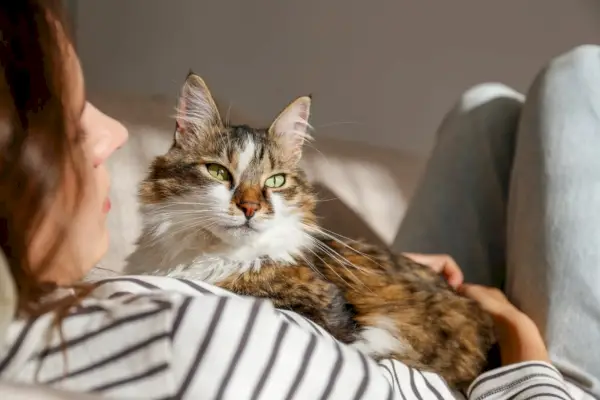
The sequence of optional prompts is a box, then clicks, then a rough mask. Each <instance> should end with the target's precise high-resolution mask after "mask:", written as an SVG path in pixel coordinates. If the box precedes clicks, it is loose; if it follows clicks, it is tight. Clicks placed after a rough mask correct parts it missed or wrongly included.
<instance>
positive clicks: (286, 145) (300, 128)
mask: <svg viewBox="0 0 600 400" xmlns="http://www.w3.org/2000/svg"><path fill="white" fill-rule="evenodd" d="M311 101H312V100H311V96H302V97H299V98H297V99H296V100H294V101H293V102H291V103H290V104H289V105H288V106H287V107H286V108H285V109H284V110H283V111H282V112H281V113H280V114H279V115H278V116H277V118H275V121H274V122H273V123H272V124H271V127H270V128H269V134H270V135H271V136H272V137H273V138H274V139H275V140H277V141H278V142H279V143H280V144H281V147H282V150H283V151H284V152H285V156H286V157H288V158H289V159H290V160H291V161H293V162H297V161H298V160H300V157H302V145H303V144H304V142H305V141H306V140H310V139H311V136H310V132H309V130H310V128H311V127H310V124H309V123H308V120H309V118H310V104H311Z"/></svg>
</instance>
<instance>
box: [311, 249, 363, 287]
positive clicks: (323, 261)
mask: <svg viewBox="0 0 600 400" xmlns="http://www.w3.org/2000/svg"><path fill="white" fill-rule="evenodd" d="M306 250H308V251H310V252H311V253H312V254H313V255H314V256H315V257H316V258H318V259H319V260H321V262H322V263H323V265H324V266H326V267H327V268H329V269H330V270H331V272H333V273H334V274H335V275H337V277H338V278H340V280H341V281H342V282H344V283H345V284H346V285H348V286H349V287H351V288H353V289H355V290H356V287H355V286H354V285H352V284H351V283H350V282H348V281H347V280H346V279H344V277H342V276H341V275H340V274H339V273H338V272H337V271H336V270H335V268H332V267H331V265H329V264H327V263H326V262H325V260H323V258H321V256H319V254H317V253H316V252H315V251H313V250H312V249H310V248H306ZM359 283H361V284H362V282H360V281H359Z"/></svg>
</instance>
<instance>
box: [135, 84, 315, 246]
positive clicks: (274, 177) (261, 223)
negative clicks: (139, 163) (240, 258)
mask: <svg viewBox="0 0 600 400" xmlns="http://www.w3.org/2000/svg"><path fill="white" fill-rule="evenodd" d="M309 113H310V98H309V97H301V98H299V99H297V100H296V101H294V102H293V103H291V104H290V105H289V106H288V107H287V108H286V109H284V110H283V111H282V112H281V114H280V115H279V116H278V117H277V118H276V119H275V121H274V122H273V124H272V125H271V127H270V128H269V129H254V128H251V127H248V126H227V125H226V124H224V123H223V121H222V119H221V117H220V116H219V112H218V110H217V107H216V106H215V103H214V101H213V99H212V98H211V95H210V92H209V91H208V89H207V87H206V85H205V84H204V82H203V81H202V79H200V77H198V76H197V75H193V74H190V76H188V78H187V80H186V83H185V85H184V88H183V90H182V95H181V100H180V104H179V109H178V117H177V127H176V132H175V138H174V143H173V146H172V148H171V149H170V150H169V152H168V153H167V154H166V155H164V156H161V157H158V158H157V159H156V160H155V161H154V162H153V164H152V166H151V170H150V174H149V176H148V178H147V179H146V180H145V181H144V182H143V183H142V185H141V190H140V199H141V201H142V203H143V204H145V205H147V206H152V207H154V206H158V207H154V209H155V210H157V212H161V211H164V212H163V216H165V217H168V216H169V215H170V216H172V217H173V218H172V220H171V221H170V222H171V223H178V224H180V225H181V229H185V228H186V227H187V229H192V230H193V229H202V230H203V231H208V232H210V233H212V234H213V235H214V236H216V237H218V238H220V239H221V240H223V241H224V242H228V243H231V244H235V243H238V242H240V244H248V243H249V242H251V241H252V239H253V238H257V237H259V236H261V235H263V236H264V235H265V234H269V233H271V234H273V235H274V236H277V237H286V236H288V235H289V236H290V238H291V237H292V236H294V235H295V234H298V235H300V234H301V232H302V231H303V227H304V224H307V223H311V222H313V221H314V214H313V211H314V206H315V199H314V196H313V194H312V188H311V186H310V185H309V183H308V181H307V180H306V178H305V175H304V173H303V172H302V170H301V169H300V168H299V166H298V161H299V160H300V157H301V153H302V145H303V143H304V141H305V140H306V139H307V138H308V132H307V129H308V118H309ZM167 220H168V218H167ZM167 222H169V221H167Z"/></svg>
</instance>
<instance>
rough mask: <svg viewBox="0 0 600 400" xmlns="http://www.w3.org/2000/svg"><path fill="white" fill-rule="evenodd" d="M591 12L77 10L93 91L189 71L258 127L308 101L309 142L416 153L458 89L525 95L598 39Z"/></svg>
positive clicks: (387, 2) (361, 3)
mask: <svg viewBox="0 0 600 400" xmlns="http://www.w3.org/2000/svg"><path fill="white" fill-rule="evenodd" d="M595 4H597V1H596V0H527V1H522V0H502V1H493V2H492V1H485V2H482V1H479V2H478V1H475V0H454V1H431V0H422V1H418V2H417V1H403V2H400V1H391V0H370V1H365V0H328V1H322V0H307V1H302V2H292V1H276V0H252V1H248V0H212V1H198V0H169V1H165V0H127V1H123V0H85V1H78V2H77V7H76V13H77V15H76V21H77V39H78V42H79V51H80V54H81V57H82V60H83V64H84V68H85V73H86V75H87V80H88V85H89V87H90V90H92V91H116V90H118V91H124V92H133V93H138V94H139V93H141V94H163V95H168V96H170V97H174V96H175V95H176V93H177V90H178V87H179V85H180V84H181V82H182V79H183V78H184V76H185V74H186V73H187V71H188V69H189V68H193V69H194V70H195V71H196V72H198V73H200V74H201V75H203V76H204V77H205V79H206V80H207V81H208V82H209V85H210V86H211V87H212V89H213V92H214V93H216V95H217V96H218V97H219V98H220V99H222V100H227V101H228V102H231V103H232V106H233V107H234V108H236V109H241V110H243V112H244V114H247V115H252V116H255V117H256V118H257V119H259V120H261V121H265V122H266V121H268V120H269V119H270V118H271V117H272V116H273V115H274V114H275V113H276V112H277V111H278V110H279V109H280V108H281V107H283V105H285V103H286V102H287V101H289V100H291V99H292V98H294V97H295V96H298V95H301V94H304V93H312V94H313V95H314V99H315V102H314V111H313V115H314V120H313V121H314V124H315V125H316V127H317V128H319V131H318V132H319V134H320V135H326V136H333V137H341V138H346V139H350V140H360V141H368V142H371V143H372V144H375V145H379V146H392V147H396V148H403V149H405V150H407V151H416V152H426V151H427V150H428V149H429V148H430V146H431V144H432V140H433V133H434V130H435V127H436V125H437V123H438V122H439V120H440V118H441V117H442V115H443V113H444V111H445V110H446V109H447V108H448V106H449V104H450V103H451V102H452V101H453V100H454V99H455V98H456V96H458V94H459V93H460V92H461V91H462V90H464V89H465V88H466V87H468V86H469V85H472V84H474V83H477V82H480V81H487V80H497V81H503V82H506V83H508V84H510V85H514V86H515V87H517V88H518V89H525V88H526V87H527V85H528V82H529V81H530V80H531V78H532V76H533V75H534V74H535V72H536V70H538V69H539V68H540V67H541V66H542V65H543V63H544V62H545V60H547V59H548V58H550V57H552V56H553V55H556V54H558V53H560V52H562V51H564V50H566V49H568V48H569V47H571V46H573V45H576V44H580V43H586V42H595V41H598V39H599V38H600V35H599V33H600V23H598V22H599V19H600V18H599V17H600V12H599V8H600V7H599V6H598V5H595Z"/></svg>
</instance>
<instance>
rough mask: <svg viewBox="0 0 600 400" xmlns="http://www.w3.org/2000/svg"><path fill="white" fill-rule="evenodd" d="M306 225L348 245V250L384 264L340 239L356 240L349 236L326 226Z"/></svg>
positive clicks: (345, 245) (379, 265) (378, 264)
mask: <svg viewBox="0 0 600 400" xmlns="http://www.w3.org/2000/svg"><path fill="white" fill-rule="evenodd" d="M306 227H307V228H309V229H313V230H315V231H316V232H317V233H319V234H322V235H323V236H326V237H327V238H329V239H331V240H333V241H335V242H337V243H339V244H341V245H342V246H344V247H346V248H347V249H348V250H350V251H353V252H354V253H356V254H358V255H360V256H362V257H365V258H366V259H368V260H369V261H371V262H373V263H375V265H377V266H378V267H382V265H381V264H380V263H379V262H378V261H377V260H376V259H374V258H373V257H371V256H369V255H368V254H366V253H363V252H362V251H360V250H357V249H355V248H354V247H352V246H350V245H349V244H348V243H346V242H344V241H343V240H340V239H344V240H348V241H351V242H352V241H355V240H353V239H350V238H348V237H346V236H344V235H340V234H338V233H335V232H333V231H330V230H329V229H325V228H323V227H320V226H309V225H307V226H306ZM334 235H335V236H339V237H340V239H338V238H336V237H335V236H334Z"/></svg>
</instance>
